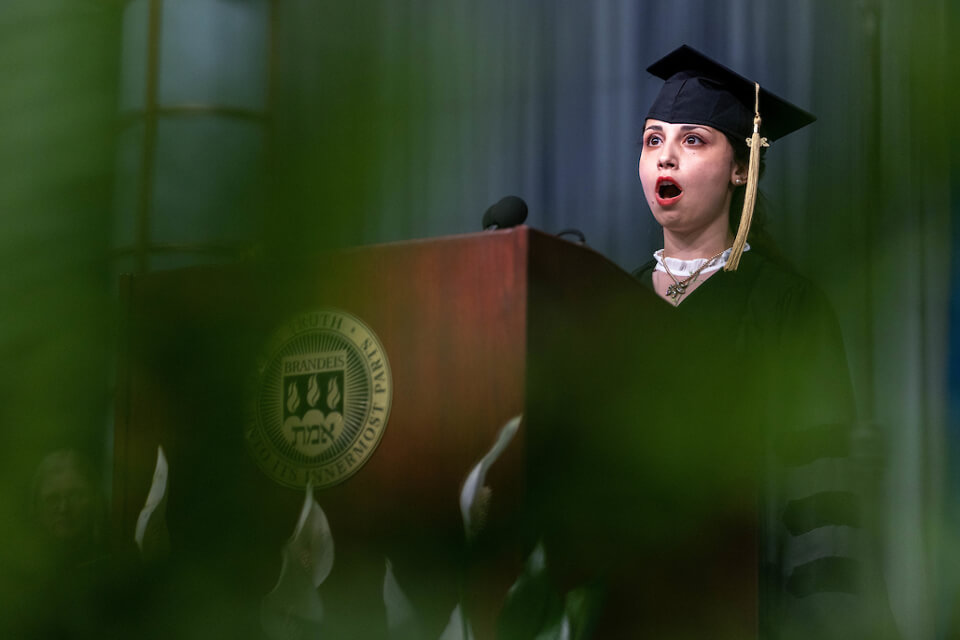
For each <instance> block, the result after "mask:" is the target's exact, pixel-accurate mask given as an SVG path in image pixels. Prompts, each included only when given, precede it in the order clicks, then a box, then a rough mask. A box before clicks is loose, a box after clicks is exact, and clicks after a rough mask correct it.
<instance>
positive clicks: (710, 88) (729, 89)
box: [647, 45, 816, 140]
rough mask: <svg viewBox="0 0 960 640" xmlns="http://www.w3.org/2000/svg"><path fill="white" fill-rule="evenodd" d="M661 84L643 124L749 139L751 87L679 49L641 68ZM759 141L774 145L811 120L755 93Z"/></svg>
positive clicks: (704, 58) (779, 100) (685, 48)
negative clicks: (707, 129)
mask: <svg viewBox="0 0 960 640" xmlns="http://www.w3.org/2000/svg"><path fill="white" fill-rule="evenodd" d="M647 71H649V72H650V73H652V74H653V75H655V76H657V77H658V78H662V79H664V80H666V82H665V83H664V85H663V88H662V89H660V94H659V95H658V96H657V99H656V100H654V101H653V106H651V107H650V112H649V113H648V114H647V117H648V118H654V119H656V120H663V121H664V122H671V123H687V124H705V125H709V126H711V127H714V128H715V129H719V130H720V131H723V132H724V133H727V134H729V135H731V136H733V137H735V138H740V139H743V138H749V137H750V134H751V133H753V116H754V98H755V84H754V82H753V81H752V80H748V79H746V78H744V77H743V76H741V75H740V74H738V73H736V72H734V71H732V70H731V69H728V68H727V67H725V66H723V65H722V64H720V63H719V62H716V61H714V60H711V59H710V58H708V57H707V56H705V55H703V54H702V53H700V52H699V51H697V50H695V49H691V48H690V47H688V46H687V45H683V46H682V47H680V48H679V49H675V50H674V51H671V52H670V53H668V54H667V55H665V56H664V57H662V58H660V59H659V60H657V61H656V62H654V63H653V64H652V65H650V66H649V67H647ZM759 112H760V115H761V116H762V119H763V122H762V123H761V125H760V135H761V136H763V137H765V138H767V139H768V140H776V139H778V138H782V137H783V136H785V135H787V134H789V133H792V132H794V131H796V130H797V129H800V128H802V127H805V126H807V125H808V124H810V123H811V122H813V121H814V120H816V118H815V117H814V116H813V115H812V114H810V113H807V112H806V111H804V110H803V109H800V108H799V107H796V106H794V105H792V104H790V103H789V102H787V101H786V100H784V99H783V98H780V97H778V96H776V95H774V94H772V93H770V92H769V91H766V90H765V89H763V88H762V87H761V89H760V108H759Z"/></svg>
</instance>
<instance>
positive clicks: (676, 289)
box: [667, 282, 687, 300]
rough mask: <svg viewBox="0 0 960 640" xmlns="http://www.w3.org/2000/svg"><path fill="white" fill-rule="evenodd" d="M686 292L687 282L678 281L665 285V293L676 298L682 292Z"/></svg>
mask: <svg viewBox="0 0 960 640" xmlns="http://www.w3.org/2000/svg"><path fill="white" fill-rule="evenodd" d="M686 292H687V284H686V283H685V282H678V283H676V284H672V285H670V286H669V287H667V295H668V296H670V297H671V298H673V299H674V300H676V299H677V298H679V297H680V296H682V295H683V294H684V293H686Z"/></svg>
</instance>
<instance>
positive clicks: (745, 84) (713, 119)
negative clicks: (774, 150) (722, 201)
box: [647, 45, 816, 271]
mask: <svg viewBox="0 0 960 640" xmlns="http://www.w3.org/2000/svg"><path fill="white" fill-rule="evenodd" d="M647 71H648V72H650V73H652V74H653V75H655V76H657V77H658V78H662V79H663V80H665V82H664V84H663V88H661V89H660V93H659V94H658V95H657V98H656V100H654V101H653V105H652V106H651V107H650V111H649V112H648V113H647V118H653V119H655V120H662V121H664V122H670V123H683V124H701V125H707V126H710V127H713V128H714V129H718V130H720V131H722V132H723V133H725V134H727V135H729V136H731V137H733V138H735V139H743V140H745V141H746V143H747V145H748V146H749V147H750V166H749V170H748V172H747V186H746V193H745V196H744V200H743V213H742V214H741V216H740V228H739V229H738V230H737V237H736V240H735V241H734V243H733V251H732V252H731V254H730V258H729V259H728V261H727V264H726V266H725V267H724V269H726V270H728V271H735V270H736V268H737V265H738V264H739V263H740V255H741V254H742V253H743V248H744V246H745V245H746V242H747V234H748V233H749V231H750V221H751V219H752V217H753V207H754V204H755V202H756V194H757V181H758V179H759V173H760V147H765V146H769V142H768V141H769V140H777V139H778V138H782V137H783V136H785V135H787V134H789V133H792V132H794V131H796V130H797V129H800V128H802V127H805V126H807V125H808V124H810V123H811V122H813V121H814V120H816V117H814V116H813V115H812V114H810V113H807V112H806V111H804V110H803V109H800V108H799V107H797V106H795V105H793V104H790V103H789V102H787V101H786V100H784V99H783V98H780V97H779V96H776V95H774V94H772V93H770V92H769V91H766V90H765V89H762V88H761V87H760V85H759V84H758V83H756V82H754V81H752V80H748V79H747V78H744V77H743V76H741V75H740V74H738V73H736V72H735V71H733V70H731V69H729V68H727V67H725V66H723V65H722V64H720V63H719V62H717V61H715V60H712V59H711V58H708V57H707V56H705V55H703V54H702V53H700V52H699V51H697V50H696V49H693V48H691V47H688V46H687V45H683V46H682V47H680V48H679V49H675V50H674V51H671V52H670V53H668V54H667V55H666V56H664V57H663V58H661V59H659V60H657V61H656V62H654V63H653V64H652V65H650V66H649V67H647Z"/></svg>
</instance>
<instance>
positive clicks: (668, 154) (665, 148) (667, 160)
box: [657, 144, 677, 169]
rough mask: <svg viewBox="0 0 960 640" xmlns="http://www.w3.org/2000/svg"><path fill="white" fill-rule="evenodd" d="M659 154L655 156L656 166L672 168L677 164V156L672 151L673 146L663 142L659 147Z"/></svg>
mask: <svg viewBox="0 0 960 640" xmlns="http://www.w3.org/2000/svg"><path fill="white" fill-rule="evenodd" d="M658 151H659V155H658V156H657V168H659V169H673V168H676V166H677V157H676V155H675V154H674V152H673V148H672V146H671V145H669V144H664V145H662V146H661V147H660V149H659V150H658Z"/></svg>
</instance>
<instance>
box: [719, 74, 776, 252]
mask: <svg viewBox="0 0 960 640" xmlns="http://www.w3.org/2000/svg"><path fill="white" fill-rule="evenodd" d="M754 85H755V87H756V97H755V99H754V106H753V135H752V136H750V138H748V139H747V146H748V147H750V163H749V166H748V169H747V187H746V191H745V192H744V196H743V211H742V212H741V214H740V226H739V227H738V228H737V237H736V239H734V241H733V248H732V250H731V251H730V257H729V258H728V259H727V264H725V265H724V267H723V270H724V271H736V270H737V267H738V266H740V256H741V255H743V249H744V247H745V246H746V245H747V235H749V233H750V222H751V221H752V220H753V208H754V206H755V205H756V202H757V182H759V181H760V148H761V147H769V146H770V143H769V142H767V139H766V138H761V137H760V122H761V121H760V83H758V82H755V83H754Z"/></svg>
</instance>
